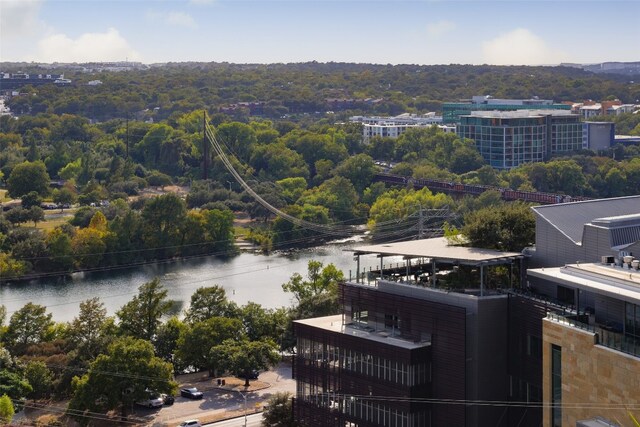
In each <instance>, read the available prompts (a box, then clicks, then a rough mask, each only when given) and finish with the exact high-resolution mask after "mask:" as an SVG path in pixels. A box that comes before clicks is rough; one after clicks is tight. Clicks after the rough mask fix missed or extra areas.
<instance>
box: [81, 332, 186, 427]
mask: <svg viewBox="0 0 640 427" xmlns="http://www.w3.org/2000/svg"><path fill="white" fill-rule="evenodd" d="M176 388H177V385H176V383H175V382H174V381H173V368H172V366H171V364H170V363H168V362H165V361H163V360H162V359H160V358H159V357H156V356H155V355H154V351H153V346H152V345H151V343H150V342H148V341H145V340H141V339H136V338H133V337H124V338H121V339H119V340H117V341H115V342H113V343H112V344H111V345H110V346H109V349H108V352H107V353H106V354H101V355H99V356H98V357H97V358H96V359H95V360H94V361H93V362H91V365H90V366H89V370H88V372H87V374H85V375H83V376H82V377H74V379H73V389H74V392H73V397H72V399H71V401H70V402H69V410H70V415H71V416H72V417H73V416H77V418H78V420H79V421H81V420H83V417H82V415H84V412H101V413H106V412H107V411H109V410H114V409H120V410H121V411H122V415H123V416H125V415H126V411H127V409H128V408H131V406H132V405H133V403H134V402H136V401H138V400H142V399H143V398H145V397H146V396H147V393H148V392H147V390H153V391H156V392H158V393H167V394H173V393H174V392H175V390H176Z"/></svg>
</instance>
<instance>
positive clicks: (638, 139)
mask: <svg viewBox="0 0 640 427" xmlns="http://www.w3.org/2000/svg"><path fill="white" fill-rule="evenodd" d="M613 142H614V143H615V144H623V145H633V144H640V136H634V135H616V136H615V137H614V141H613Z"/></svg>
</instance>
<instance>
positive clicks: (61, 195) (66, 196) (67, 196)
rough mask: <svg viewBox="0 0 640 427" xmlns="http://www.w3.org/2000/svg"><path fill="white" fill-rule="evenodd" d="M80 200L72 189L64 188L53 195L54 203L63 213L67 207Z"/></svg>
mask: <svg viewBox="0 0 640 427" xmlns="http://www.w3.org/2000/svg"><path fill="white" fill-rule="evenodd" d="M77 200H78V196H77V195H76V193H74V192H73V191H72V190H71V189H69V188H67V187H63V188H61V189H60V190H56V191H54V193H53V202H54V203H56V204H57V205H58V207H59V208H60V210H61V211H63V210H64V206H65V205H69V206H71V205H73V204H74V203H76V202H77Z"/></svg>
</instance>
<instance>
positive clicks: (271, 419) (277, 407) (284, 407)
mask: <svg viewBox="0 0 640 427" xmlns="http://www.w3.org/2000/svg"><path fill="white" fill-rule="evenodd" d="M262 426H263V427H298V426H299V424H298V422H297V421H296V420H295V418H294V417H293V408H292V400H291V393H289V392H277V393H276V394H274V395H273V396H271V397H270V398H269V400H268V401H267V405H266V407H265V410H264V411H263V412H262Z"/></svg>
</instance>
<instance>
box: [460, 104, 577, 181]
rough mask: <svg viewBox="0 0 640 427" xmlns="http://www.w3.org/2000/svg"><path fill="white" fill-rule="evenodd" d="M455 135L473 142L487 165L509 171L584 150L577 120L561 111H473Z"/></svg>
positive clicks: (568, 113) (464, 117) (462, 121)
mask: <svg viewBox="0 0 640 427" xmlns="http://www.w3.org/2000/svg"><path fill="white" fill-rule="evenodd" d="M456 133H457V134H458V136H459V137H461V138H469V139H472V140H474V141H475V143H476V148H477V149H478V151H479V152H480V154H481V155H482V157H483V158H484V159H485V160H486V161H487V163H488V164H489V165H491V166H492V167H493V168H496V169H511V168H514V167H517V166H519V165H521V164H524V163H531V162H541V161H544V160H546V159H548V158H550V157H551V156H552V155H554V154H561V153H569V152H572V151H576V150H581V149H582V148H583V130H582V123H580V117H579V116H577V115H575V114H571V112H569V111H561V110H518V111H505V112H501V111H474V112H472V113H471V114H469V115H464V116H462V117H461V118H460V124H459V125H458V126H457V127H456Z"/></svg>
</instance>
